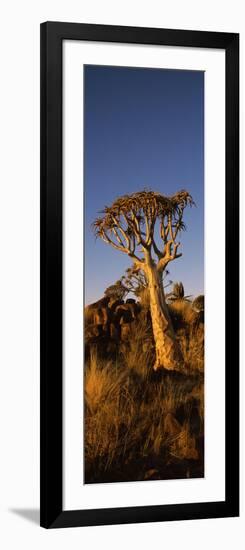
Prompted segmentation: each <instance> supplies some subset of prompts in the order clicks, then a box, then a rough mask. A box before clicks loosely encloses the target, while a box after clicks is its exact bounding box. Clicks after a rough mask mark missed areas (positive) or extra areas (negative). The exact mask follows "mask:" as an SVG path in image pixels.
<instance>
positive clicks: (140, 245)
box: [93, 190, 194, 271]
mask: <svg viewBox="0 0 245 550" xmlns="http://www.w3.org/2000/svg"><path fill="white" fill-rule="evenodd" d="M193 204H194V201H193V199H192V197H191V195H190V194H189V193H188V192H187V191H185V190H182V191H179V192H177V193H175V194H174V195H172V196H170V197H167V196H165V195H162V194H160V193H158V192H155V191H151V190H143V191H139V192H136V193H132V194H131V195H124V196H122V197H120V198H118V199H116V200H115V201H114V202H113V204H112V205H111V206H105V208H104V210H103V211H102V212H100V214H101V216H100V217H98V218H97V219H96V220H95V222H94V223H93V229H94V232H95V235H96V236H97V237H100V238H101V239H103V240H104V241H105V242H106V243H107V244H110V245H111V246H113V247H114V248H116V249H117V250H120V251H121V252H124V253H126V254H128V256H129V257H131V258H132V259H133V261H134V263H135V265H137V266H138V267H140V268H144V263H145V261H146V257H147V258H148V259H150V260H151V261H153V259H154V257H155V258H157V268H158V270H159V271H162V270H163V269H165V268H166V266H167V264H168V263H169V262H170V261H172V260H174V259H175V258H179V257H180V256H181V255H182V254H181V253H180V252H178V247H179V245H180V243H179V242H177V241H176V238H177V236H178V234H179V232H180V231H183V230H185V224H184V221H183V212H184V209H185V208H186V206H188V205H189V206H192V205H193ZM157 222H158V223H157ZM156 233H158V235H156ZM159 240H160V243H161V244H160V245H159Z"/></svg>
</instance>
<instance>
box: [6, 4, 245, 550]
mask: <svg viewBox="0 0 245 550" xmlns="http://www.w3.org/2000/svg"><path fill="white" fill-rule="evenodd" d="M243 4H244V2H243V1H242V0H233V2H232V3H231V2H230V1H229V2H228V1H227V0H223V1H218V0H205V1H203V2H197V1H196V0H185V1H183V0H172V1H170V0H151V2H148V1H146V0H139V1H134V2H133V0H123V1H121V0H118V1H114V2H113V1H112V0H88V1H87V2H84V1H83V2H81V1H79V0H42V1H41V0H36V1H34V2H33V1H31V0H22V1H21V2H18V1H17V0H12V1H9V2H5V3H4V8H3V7H2V9H1V33H0V38H1V47H0V56H1V62H0V82H1V84H0V93H1V101H0V131H1V153H2V155H1V156H2V158H1V163H0V171H1V177H0V224H1V230H0V239H1V244H0V251H1V252H0V259H1V264H0V265H1V268H0V279H1V280H0V324H1V326H0V335H1V339H0V342H1V343H0V353H1V359H0V369H1V380H0V408H1V410H0V422H1V432H0V433H1V436H0V506H1V510H0V524H1V528H0V541H1V547H2V548H4V550H5V549H6V550H8V549H12V548H16V547H17V546H20V547H25V548H26V550H29V549H32V548H35V550H38V549H39V548H43V547H45V548H46V549H47V550H48V549H51V548H53V547H54V546H55V547H57V548H59V549H63V548H67V547H70V548H72V549H76V548H80V547H81V544H83V547H84V548H85V547H86V545H88V546H89V548H96V547H99V548H100V549H101V548H102V549H104V548H105V549H110V548H113V549H114V548H115V547H116V548H118V549H119V550H120V549H124V548H125V546H126V547H128V548H134V547H135V546H136V545H137V547H139V548H141V549H148V548H149V547H151V546H153V544H154V545H156V546H157V547H158V548H161V547H165V548H171V550H175V549H178V548H181V549H182V550H185V549H187V548H188V550H191V549H195V550H196V549H198V550H202V549H206V548H207V547H208V546H210V548H214V547H215V546H216V545H218V546H219V548H222V549H223V548H225V549H226V548H227V549H228V548H230V547H233V548H235V549H236V550H240V549H242V548H243V547H244V546H243V545H244V542H242V541H243V539H244V537H245V525H244V520H245V510H244V475H243V470H242V503H241V504H242V506H241V517H240V518H239V519H238V518H236V519H219V520H203V521H189V522H179V523H165V524H145V525H129V526H106V527H95V528H83V529H67V530H59V531H58V530H57V531H45V530H44V529H41V528H39V527H38V506H39V24H40V23H41V22H42V21H46V20H54V21H55V20H56V21H57V20H58V21H76V22H86V23H104V24H120V25H136V26H137V25H138V26H152V27H154V26H157V27H167V28H179V29H197V30H198V29H199V30H212V31H229V32H240V33H241V98H243V96H244V70H243V67H244V48H245V17H244V15H245V14H244V13H243V12H244V11H245V10H244V9H243ZM244 122H245V118H244V103H243V104H242V105H241V138H243V135H244V134H243V133H244ZM243 149H244V140H243V139H242V141H241V152H242V151H243ZM241 157H242V154H241ZM241 160H242V162H241V182H243V177H244V161H243V159H241ZM241 195H242V196H241V202H242V207H241V208H242V211H244V207H245V192H244V189H243V188H242V186H241ZM242 233H243V239H242V247H243V248H244V244H245V243H244V237H245V222H244V220H242ZM241 264H242V266H241V268H242V273H241V279H242V280H245V269H244V267H245V265H244V264H245V262H244V253H243V255H242V262H241ZM244 297H245V293H244V289H242V293H241V309H243V310H244V311H245V300H244ZM241 317H242V327H241V334H244V329H245V323H244V321H245V315H244V313H242V315H241ZM244 357H245V354H244V349H243V350H242V355H241V365H242V366H243V363H244ZM241 370H242V369H241ZM241 374H242V378H241V395H242V397H243V395H244V390H245V388H244V379H245V378H244V375H243V372H242V373H241ZM243 401H244V399H243V398H242V399H241V402H242V426H241V432H242V433H244V404H243ZM241 462H242V464H243V463H244V436H243V438H242V457H241ZM28 518H29V519H28Z"/></svg>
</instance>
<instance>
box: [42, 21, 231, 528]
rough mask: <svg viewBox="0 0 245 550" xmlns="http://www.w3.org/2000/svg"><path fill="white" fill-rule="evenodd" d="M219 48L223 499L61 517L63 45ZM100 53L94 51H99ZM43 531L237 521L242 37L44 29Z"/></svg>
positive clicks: (84, 27)
mask: <svg viewBox="0 0 245 550" xmlns="http://www.w3.org/2000/svg"><path fill="white" fill-rule="evenodd" d="M63 40H87V41H96V42H120V43H131V44H133V43H134V44H155V45H159V46H161V45H163V46H166V45H167V46H182V47H195V48H222V49H224V50H225V59H226V90H225V93H226V135H225V142H226V166H225V169H226V212H225V214H226V273H225V280H226V350H225V353H226V367H225V369H226V373H225V374H226V396H225V398H226V419H225V421H226V456H225V459H226V474H225V481H226V497H225V501H222V502H197V503H191V504H174V505H157V506H137V507H130V503H129V506H128V507H124V508H108V509H93V510H75V511H74V510H71V511H63V509H62V41H63ZM98 47H99V46H98ZM40 506H41V521H40V522H41V526H42V527H45V528H56V527H75V526H85V525H87V526H88V525H104V524H117V523H120V524H124V523H136V522H155V521H177V520H185V519H201V518H218V517H228V516H238V515H239V35H238V34H233V33H218V32H201V31H187V30H169V29H159V28H157V29H155V28H136V27H121V26H106V25H90V24H80V23H58V22H47V23H43V24H41V503H40Z"/></svg>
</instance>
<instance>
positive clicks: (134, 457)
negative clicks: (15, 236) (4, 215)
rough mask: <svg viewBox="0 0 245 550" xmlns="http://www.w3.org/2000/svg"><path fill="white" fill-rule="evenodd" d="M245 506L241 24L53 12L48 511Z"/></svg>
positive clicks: (47, 88) (79, 518) (149, 515)
mask: <svg viewBox="0 0 245 550" xmlns="http://www.w3.org/2000/svg"><path fill="white" fill-rule="evenodd" d="M238 515H239V36H238V35H237V34H231V33H218V32H217V33H216V32H201V31H187V30H168V29H151V28H133V27H116V26H104V25H87V24H80V23H79V24H75V23H56V22H48V23H43V24H42V25H41V526H43V527H46V528H56V527H74V526H85V525H103V524H116V523H131V522H134V523H135V522H153V521H173V520H175V521H176V520H183V519H201V518H215V517H226V516H238Z"/></svg>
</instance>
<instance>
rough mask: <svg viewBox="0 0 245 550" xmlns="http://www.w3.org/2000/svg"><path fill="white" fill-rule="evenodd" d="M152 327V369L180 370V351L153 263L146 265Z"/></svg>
mask: <svg viewBox="0 0 245 550" xmlns="http://www.w3.org/2000/svg"><path fill="white" fill-rule="evenodd" d="M147 279H148V284H149V295H150V310H151V320H152V329H153V335H154V340H155V348H156V361H155V365H154V370H157V369H159V368H164V369H167V370H180V369H181V366H182V365H183V357H182V353H181V350H180V347H179V344H178V341H177V340H176V337H175V334H174V329H173V326H172V322H171V319H170V316H169V312H168V308H167V304H166V301H165V296H164V291H163V287H162V280H161V275H160V274H159V273H158V271H157V268H156V266H155V265H154V264H151V265H149V264H148V266H147Z"/></svg>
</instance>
